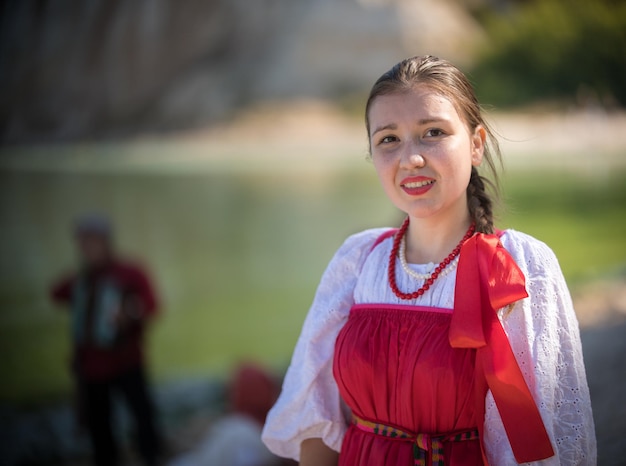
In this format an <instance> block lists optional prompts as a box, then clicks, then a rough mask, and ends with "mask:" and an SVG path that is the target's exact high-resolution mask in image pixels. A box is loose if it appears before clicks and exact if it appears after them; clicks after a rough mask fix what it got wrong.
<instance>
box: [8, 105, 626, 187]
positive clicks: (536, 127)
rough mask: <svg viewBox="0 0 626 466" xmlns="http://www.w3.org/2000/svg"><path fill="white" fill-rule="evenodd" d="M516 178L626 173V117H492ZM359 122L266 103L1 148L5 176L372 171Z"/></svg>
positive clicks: (330, 110)
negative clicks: (114, 135) (136, 131)
mask: <svg viewBox="0 0 626 466" xmlns="http://www.w3.org/2000/svg"><path fill="white" fill-rule="evenodd" d="M487 116H488V120H489V121H490V122H491V125H492V128H493V129H494V131H495V133H496V135H497V137H498V139H499V141H500V146H501V150H502V154H503V162H504V166H505V168H507V169H511V170H537V169H544V168H546V169H547V168H550V169H558V170H567V171H575V172H581V171H582V172H586V173H589V174H599V175H602V174H605V173H607V172H609V171H611V170H616V169H617V170H622V169H625V168H626V131H625V129H626V111H614V112H606V111H603V110H600V109H586V110H571V111H564V112H555V111H548V112H538V111H524V112H522V111H518V112H493V113H488V114H487ZM174 148H175V150H172V149H174ZM367 153H368V147H367V136H366V134H365V128H364V125H363V123H362V122H361V121H360V120H359V119H356V118H354V117H350V116H348V115H346V114H345V112H342V111H341V110H340V109H339V108H337V107H336V106H334V105H331V104H329V103H327V102H324V101H318V100H302V101H293V102H289V103H273V104H272V103H266V104H263V105H260V106H258V107H254V108H251V109H248V110H246V111H244V112H242V113H240V114H238V115H237V116H236V117H234V118H232V119H231V120H230V121H228V122H225V123H221V124H217V125H213V126H209V127H206V128H205V129H202V130H193V131H181V132H177V133H167V134H164V135H162V136H159V135H155V134H144V135H139V136H136V137H133V138H128V139H118V140H102V141H100V140H97V141H85V142H73V143H57V144H45V145H43V144H42V145H40V144H32V145H27V144H23V145H15V146H4V147H0V170H8V171H11V170H16V171H42V172H48V171H50V172H65V171H67V172H74V173H75V172H89V173H93V172H107V173H108V172H135V173H143V172H145V173H176V174H185V173H196V172H198V171H202V172H206V171H209V172H211V171H219V172H221V171H226V172H263V173H266V172H270V173H271V172H285V171H287V172H289V171H302V170H306V171H307V172H309V171H315V172H326V171H329V170H337V169H349V170H358V169H368V170H369V169H371V167H370V165H369V164H368V163H362V162H364V161H365V160H366V159H367Z"/></svg>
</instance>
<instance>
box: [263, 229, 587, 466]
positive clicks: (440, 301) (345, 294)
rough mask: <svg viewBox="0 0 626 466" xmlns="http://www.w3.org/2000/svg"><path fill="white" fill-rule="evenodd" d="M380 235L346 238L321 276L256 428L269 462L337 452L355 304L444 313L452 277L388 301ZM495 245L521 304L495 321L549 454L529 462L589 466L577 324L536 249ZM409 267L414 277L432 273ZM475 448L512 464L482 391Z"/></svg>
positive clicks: (556, 275)
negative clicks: (523, 293) (345, 345)
mask: <svg viewBox="0 0 626 466" xmlns="http://www.w3.org/2000/svg"><path fill="white" fill-rule="evenodd" d="M384 231H385V230H384V229H374V230H367V231H364V232H361V233H358V234H356V235H354V236H351V237H350V238H348V239H347V240H346V242H345V243H344V244H343V245H342V246H341V248H339V250H338V251H337V253H336V254H335V256H334V257H333V259H332V260H331V262H330V264H329V265H328V267H327V269H326V271H325V272H324V275H323V276H322V280H321V282H320V285H319V288H318V290H317V293H316V295H315V299H314V301H313V304H312V306H311V309H310V311H309V313H308V315H307V317H306V320H305V322H304V326H303V328H302V333H301V335H300V338H299V339H298V342H297V344H296V348H295V350H294V353H293V356H292V361H291V365H290V366H289V369H288V371H287V374H286V377H285V381H284V384H283V390H282V393H281V395H280V397H279V399H278V401H277V402H276V404H275V406H274V407H273V408H272V410H271V411H270V413H269V415H268V417H267V422H266V424H265V427H264V429H263V441H264V442H265V443H266V445H267V446H268V447H269V449H270V450H271V451H273V452H274V453H276V454H277V455H279V456H284V457H289V458H293V459H296V460H298V459H299V456H300V444H301V443H302V441H303V440H306V439H308V438H321V439H322V440H323V441H324V443H325V444H326V445H328V446H329V447H330V448H332V449H334V450H336V451H340V449H341V442H342V440H343V436H344V434H345V431H346V429H347V425H348V424H347V419H348V417H347V415H346V414H347V413H346V411H347V408H345V406H344V405H343V403H342V401H341V398H340V396H339V392H338V389H337V385H336V383H335V381H334V379H333V374H332V364H333V352H334V344H335V339H336V337H337V334H338V333H339V331H340V329H341V328H342V327H343V325H344V324H345V322H346V320H347V318H348V313H349V311H350V308H351V307H352V305H353V304H354V303H355V302H357V303H396V304H411V305H421V306H436V307H442V308H448V309H452V308H453V304H454V285H455V278H456V277H455V276H456V274H455V273H450V274H448V275H446V276H445V277H441V278H439V279H438V280H436V281H435V283H434V284H433V286H432V287H431V288H430V290H429V291H428V293H425V294H424V295H423V296H421V297H420V298H418V299H416V300H414V301H412V302H411V301H401V300H400V299H398V298H397V297H396V296H395V295H394V294H393V292H392V291H391V290H390V288H389V286H388V284H387V275H386V274H387V260H388V257H389V253H390V251H391V243H392V241H391V239H387V240H385V241H384V242H382V243H381V244H380V245H379V246H377V247H376V248H374V249H373V250H372V249H371V248H372V245H373V244H374V242H375V241H376V239H377V238H378V237H379V236H380V235H381V234H382V233H383V232H384ZM501 241H502V244H503V245H504V247H505V248H506V249H507V250H508V251H509V252H510V253H511V255H512V256H513V258H514V259H515V260H516V262H517V264H518V265H519V267H520V268H521V269H522V271H523V272H524V275H525V276H526V288H527V291H528V293H529V295H530V297H529V298H526V299H524V300H522V301H520V302H518V303H516V305H515V306H514V308H513V309H512V311H511V312H508V313H501V314H500V318H501V321H502V323H503V326H504V329H505V331H506V333H507V335H508V337H509V340H510V341H511V346H512V348H513V351H514V353H515V356H516V358H517V361H518V364H519V366H520V368H521V370H522V373H523V374H524V377H525V379H526V382H527V383H528V385H529V387H531V391H532V392H533V395H534V397H535V400H536V402H537V406H538V407H539V410H540V412H541V416H542V418H543V421H544V424H545V425H546V428H547V430H548V434H549V435H550V439H551V440H552V443H553V446H554V447H555V451H556V454H555V456H553V457H552V458H549V459H546V460H543V461H538V462H534V463H530V464H532V465H534V466H553V465H562V464H567V465H595V463H596V440H595V430H594V424H593V417H592V413H591V402H590V398H589V389H588V386H587V380H586V376H585V368H584V364H583V356H582V348H581V344H580V334H579V330H578V322H577V320H576V316H575V314H574V309H573V306H572V302H571V298H570V295H569V291H568V289H567V286H566V284H565V280H564V278H563V275H562V273H561V269H560V267H559V264H558V261H557V259H556V257H555V256H554V253H553V252H552V251H551V250H550V248H548V247H547V246H546V245H545V244H544V243H542V242H540V241H538V240H536V239H534V238H532V237H530V236H528V235H525V234H523V233H519V232H516V231H513V230H507V231H506V232H505V233H504V235H503V236H502V238H501ZM410 266H411V267H412V268H414V269H415V270H416V271H417V272H420V273H427V272H429V271H430V270H432V268H433V267H434V265H433V264H420V265H413V264H411V265H410ZM396 273H397V282H398V286H399V287H400V289H403V290H412V289H415V288H416V282H415V279H413V278H411V277H409V276H408V275H407V274H406V273H405V272H404V271H403V270H402V268H401V267H398V268H397V270H396ZM484 442H485V446H486V450H487V456H488V459H489V461H490V463H491V464H492V466H497V465H511V464H516V462H515V459H514V456H513V452H512V450H511V446H510V444H509V441H508V438H507V436H506V432H505V431H504V427H503V425H502V420H501V419H500V415H499V413H498V410H497V408H496V406H495V403H494V400H493V397H492V396H491V394H490V393H489V394H488V395H487V399H486V415H485V438H484Z"/></svg>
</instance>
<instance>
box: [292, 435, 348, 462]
mask: <svg viewBox="0 0 626 466" xmlns="http://www.w3.org/2000/svg"><path fill="white" fill-rule="evenodd" d="M338 461H339V453H337V452H336V451H334V450H331V449H330V448H329V447H327V446H326V445H325V444H324V442H323V441H322V439H320V438H310V439H307V440H305V441H303V442H302V444H301V445H300V466H336V465H337V463H338Z"/></svg>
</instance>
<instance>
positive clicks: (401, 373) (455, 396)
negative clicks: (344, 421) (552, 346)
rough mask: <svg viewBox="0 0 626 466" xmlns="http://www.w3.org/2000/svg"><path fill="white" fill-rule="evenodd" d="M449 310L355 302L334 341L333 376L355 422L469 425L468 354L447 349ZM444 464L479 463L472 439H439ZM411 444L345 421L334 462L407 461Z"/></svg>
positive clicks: (432, 427)
mask: <svg viewBox="0 0 626 466" xmlns="http://www.w3.org/2000/svg"><path fill="white" fill-rule="evenodd" d="M451 316H452V312H450V310H449V309H437V308H427V307H414V306H390V305H387V306H385V305H357V306H354V307H353V308H352V310H351V311H350V317H349V318H348V322H347V323H346V325H345V326H344V327H343V329H342V330H341V332H340V333H339V337H338V338H337V342H336V345H335V363H334V373H335V379H336V381H337V384H338V386H339V392H340V393H341V396H342V398H343V399H344V401H345V402H346V404H347V405H348V406H349V407H350V408H351V410H352V413H353V414H354V415H356V416H358V417H359V418H361V419H364V420H369V421H373V422H377V423H380V424H384V425H388V426H397V427H398V428H400V429H402V430H408V431H411V432H413V433H423V434H433V435H438V434H441V433H455V432H464V431H467V430H472V429H476V428H477V426H478V422H479V421H478V419H477V415H476V410H475V409H474V408H475V402H474V401H475V398H474V360H475V351H473V350H470V349H456V348H452V347H451V346H450V343H449V341H448V331H449V328H450V318H451ZM443 456H444V458H445V464H446V465H451V466H475V465H482V464H483V460H482V454H481V449H480V443H479V440H478V439H475V440H467V441H449V442H448V441H444V442H443ZM413 460H414V451H413V444H412V443H411V442H406V441H401V440H392V439H390V438H388V437H383V436H381V435H377V434H374V433H370V432H366V431H364V430H361V429H359V428H358V427H357V426H356V425H354V424H352V425H351V426H350V427H349V429H348V431H347V433H346V436H345V438H344V442H343V445H342V449H341V456H340V462H339V464H340V465H341V466H360V465H363V466H365V465H412V464H414V463H413Z"/></svg>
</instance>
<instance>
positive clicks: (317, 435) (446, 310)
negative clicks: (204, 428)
mask: <svg viewBox="0 0 626 466" xmlns="http://www.w3.org/2000/svg"><path fill="white" fill-rule="evenodd" d="M366 124H367V131H368V134H369V141H370V150H371V157H372V161H373V164H374V167H375V169H376V172H377V174H378V176H379V178H380V181H381V183H382V185H383V188H384V190H385V193H386V194H387V196H388V197H389V199H390V200H391V201H392V202H393V203H394V204H395V205H396V207H398V208H399V209H400V210H402V211H403V212H405V213H406V215H407V218H406V221H405V222H404V223H403V225H402V227H401V228H400V229H399V230H384V229H383V230H368V231H364V232H362V233H359V234H356V235H354V236H352V237H350V238H348V239H347V240H346V242H345V243H344V245H343V246H342V247H341V248H340V249H339V251H337V253H336V254H335V257H334V258H333V260H332V261H331V263H330V264H329V266H328V268H327V270H326V272H325V273H324V276H323V277H322V281H321V284H320V286H319V289H318V291H317V294H316V296H315V300H314V302H313V305H312V307H311V310H310V311H309V314H308V317H307V319H306V321H305V323H304V327H303V329H302V334H301V336H300V339H299V341H298V343H297V346H296V349H295V351H294V354H293V359H292V362H291V366H290V368H289V371H288V372H287V376H286V379H285V382H284V386H283V391H282V394H281V396H280V398H279V400H278V402H277V403H276V405H275V406H274V408H273V409H272V411H271V412H270V414H269V417H268V420H267V423H266V425H265V429H264V433H263V439H264V441H265V443H266V444H267V445H268V447H269V448H270V449H271V450H273V451H274V452H275V453H277V454H278V455H281V456H286V457H291V458H294V459H297V460H299V461H300V464H301V465H306V466H309V465H310V466H324V465H335V464H340V465H345V466H366V465H371V466H374V465H375V466H382V465H389V466H392V465H393V466H396V465H398V466H402V465H406V466H409V465H453V466H461V465H462V466H473V465H483V464H489V465H492V466H494V465H512V464H517V463H526V462H537V463H536V464H541V465H568V466H571V465H592V464H595V459H596V445H595V434H594V425H593V418H592V415H591V404H590V400H589V390H588V387H587V382H586V378H585V369H584V365H583V357H582V351H581V344H580V336H579V331H578V324H577V321H576V316H575V315H574V310H573V308H572V303H571V299H570V295H569V292H568V290H567V286H566V284H565V281H564V279H563V275H562V273H561V270H560V268H559V264H558V262H557V259H556V257H555V256H554V254H553V253H552V251H551V250H550V249H549V248H548V247H547V246H546V245H545V244H543V243H541V242H539V241H537V240H536V239H534V238H532V237H530V236H527V235H525V234H523V233H519V232H517V231H513V230H506V231H499V230H497V229H495V227H494V224H493V217H492V200H491V198H490V196H489V194H488V192H487V191H486V189H485V184H486V180H485V178H483V176H482V175H481V174H479V171H478V167H479V166H481V165H486V166H487V168H489V169H491V170H492V171H493V169H494V157H496V156H499V152H498V144H497V141H496V140H495V138H494V137H493V134H492V133H491V131H490V130H489V127H488V126H487V125H486V123H485V121H484V120H483V117H482V116H481V112H480V107H479V104H478V102H477V100H476V97H475V95H474V91H473V89H472V87H471V85H470V84H469V82H468V81H467V79H466V77H465V76H464V75H463V74H462V73H461V72H460V71H459V70H458V69H457V68H455V67H454V66H453V65H452V64H450V63H448V62H446V61H444V60H440V59H438V58H435V57H431V56H425V57H415V58H410V59H408V60H404V61H402V62H400V63H399V64H397V65H396V66H394V67H393V68H392V69H391V70H390V71H388V72H387V73H385V74H384V75H383V76H382V77H381V78H380V79H379V80H378V81H377V82H376V84H374V87H373V88H372V91H371V93H370V96H369V99H368V101H367V106H366ZM494 175H495V173H494ZM337 452H340V453H337Z"/></svg>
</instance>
